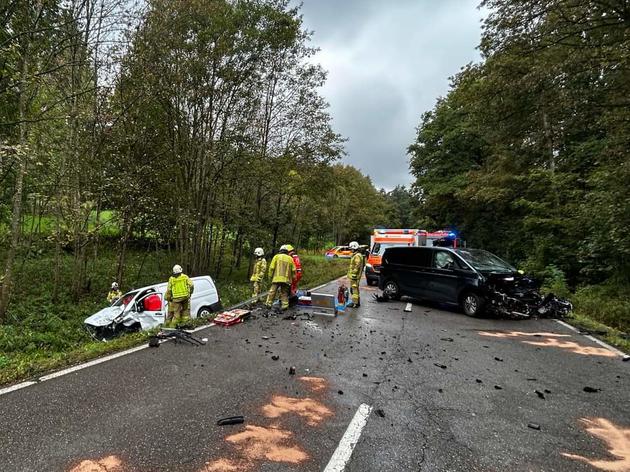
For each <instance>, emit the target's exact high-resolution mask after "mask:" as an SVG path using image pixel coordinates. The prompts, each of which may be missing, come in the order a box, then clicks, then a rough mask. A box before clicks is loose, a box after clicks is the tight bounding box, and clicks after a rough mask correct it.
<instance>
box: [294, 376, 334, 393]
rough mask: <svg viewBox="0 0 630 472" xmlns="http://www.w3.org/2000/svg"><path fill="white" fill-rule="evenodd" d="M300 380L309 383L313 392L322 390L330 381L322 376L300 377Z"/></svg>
mask: <svg viewBox="0 0 630 472" xmlns="http://www.w3.org/2000/svg"><path fill="white" fill-rule="evenodd" d="M298 380H300V381H301V382H304V383H305V384H306V385H308V387H309V388H310V389H311V390H312V391H313V392H322V391H324V390H326V387H327V386H328V382H326V380H325V379H322V378H321V377H300V378H299V379H298Z"/></svg>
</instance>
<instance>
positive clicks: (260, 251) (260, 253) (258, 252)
mask: <svg viewBox="0 0 630 472" xmlns="http://www.w3.org/2000/svg"><path fill="white" fill-rule="evenodd" d="M264 255H265V251H263V248H261V247H257V248H256V249H254V256H256V257H262V256H264Z"/></svg>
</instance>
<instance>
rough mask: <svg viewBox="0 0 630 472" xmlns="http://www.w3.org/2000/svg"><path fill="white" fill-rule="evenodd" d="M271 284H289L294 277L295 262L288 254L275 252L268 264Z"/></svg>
mask: <svg viewBox="0 0 630 472" xmlns="http://www.w3.org/2000/svg"><path fill="white" fill-rule="evenodd" d="M269 278H270V279H271V283H272V284H290V283H291V282H293V279H294V278H295V264H294V263H293V259H292V258H291V256H289V255H288V254H276V255H275V256H273V259H272V260H271V264H269Z"/></svg>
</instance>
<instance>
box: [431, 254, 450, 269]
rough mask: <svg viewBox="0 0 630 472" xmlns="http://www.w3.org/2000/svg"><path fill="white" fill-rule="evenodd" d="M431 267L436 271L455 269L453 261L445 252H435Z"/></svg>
mask: <svg viewBox="0 0 630 472" xmlns="http://www.w3.org/2000/svg"><path fill="white" fill-rule="evenodd" d="M433 267H435V268H436V269H453V268H454V267H455V259H453V256H452V255H451V254H450V253H448V252H446V251H435V257H434V258H433Z"/></svg>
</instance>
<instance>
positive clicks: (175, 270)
mask: <svg viewBox="0 0 630 472" xmlns="http://www.w3.org/2000/svg"><path fill="white" fill-rule="evenodd" d="M182 272H184V269H182V266H180V265H179V264H175V265H174V266H173V275H179V274H181V273H182Z"/></svg>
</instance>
